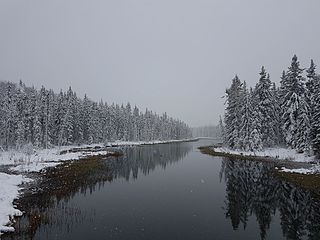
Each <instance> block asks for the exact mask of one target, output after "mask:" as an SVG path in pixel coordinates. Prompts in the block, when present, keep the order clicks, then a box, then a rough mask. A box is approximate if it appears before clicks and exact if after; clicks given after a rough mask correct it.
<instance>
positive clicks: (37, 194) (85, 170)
mask: <svg viewBox="0 0 320 240" xmlns="http://www.w3.org/2000/svg"><path fill="white" fill-rule="evenodd" d="M191 150H192V144H190V143H171V144H159V145H150V146H143V147H127V148H123V149H122V151H123V153H124V154H123V156H120V157H108V158H106V159H102V160H95V159H88V160H80V161H75V162H74V163H71V164H69V165H65V166H63V165H62V167H60V168H53V169H49V170H48V171H47V174H45V176H44V177H43V179H41V180H40V181H39V182H38V183H37V184H36V186H34V187H33V189H32V191H30V192H27V193H26V194H25V196H24V197H23V198H21V199H18V200H17V201H16V204H17V205H19V208H20V209H22V210H23V211H25V212H27V214H26V215H24V216H23V217H22V218H18V219H17V222H16V223H15V229H16V231H15V232H14V233H11V234H8V235H4V236H3V239H33V238H34V237H35V236H36V234H37V233H38V232H39V231H41V226H47V227H56V228H58V229H60V230H62V229H67V232H68V231H70V229H72V227H73V226H75V225H77V224H79V223H81V222H93V221H94V219H95V212H94V211H90V212H87V211H85V210H83V209H82V208H81V207H78V206H70V205H69V204H68V202H69V200H71V199H72V198H74V197H75V196H76V195H79V194H80V195H83V196H85V195H87V194H92V193H94V192H95V191H96V190H99V189H101V188H103V187H104V185H105V183H106V182H112V181H114V180H116V179H121V178H124V179H126V181H130V179H131V178H133V179H137V178H138V175H139V174H143V175H148V174H149V173H150V172H152V171H154V170H155V169H156V168H157V167H161V168H163V169H165V168H166V167H167V166H168V165H171V164H174V163H176V162H178V161H180V160H182V159H183V158H185V157H186V155H187V154H188V153H189V152H190V151H191ZM75 172H77V173H76V174H75ZM60 230H59V231H60Z"/></svg>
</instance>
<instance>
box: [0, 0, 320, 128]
mask: <svg viewBox="0 0 320 240" xmlns="http://www.w3.org/2000/svg"><path fill="white" fill-rule="evenodd" d="M319 9H320V1H319V0H308V1H301V0H250V1H249V0H232V1H228V0H211V1H205V0H157V1H155V0H113V1H111V0H86V1H84V0H68V1H67V0H50V1H49V0H28V1H26V0H1V1H0V79H1V80H9V81H15V82H17V81H19V79H22V80H23V81H24V82H25V83H26V84H27V85H34V86H36V87H38V88H39V87H41V85H44V86H46V87H48V88H53V89H54V90H59V89H60V88H62V89H66V88H67V87H68V86H70V85H71V86H72V87H73V89H74V90H75V91H77V92H78V93H79V95H80V96H83V95H84V93H87V94H88V96H89V97H90V98H91V99H94V100H99V99H101V98H102V99H103V100H105V101H107V102H109V103H110V102H116V103H125V102H127V101H129V102H131V103H132V104H133V105H134V104H136V105H137V106H139V107H140V108H142V109H143V108H145V107H148V108H150V109H152V110H154V111H157V112H159V113H162V112H165V111H166V112H167V113H168V114H169V115H171V116H174V117H178V118H180V119H182V120H184V121H186V122H187V123H188V124H190V125H191V126H200V125H205V124H216V123H217V121H218V117H219V114H222V113H223V109H224V106H223V102H224V100H223V99H221V96H223V95H224V91H225V88H226V87H227V86H229V84H230V80H231V79H232V78H233V76H234V74H236V73H237V74H238V75H239V77H240V78H241V80H246V81H247V82H248V84H249V85H253V84H254V83H255V82H256V81H257V79H258V72H259V70H260V67H261V65H265V66H266V68H267V70H268V71H269V73H270V75H271V78H272V80H273V81H276V82H279V77H280V75H281V72H282V70H283V69H286V68H287V67H288V65H289V64H290V61H291V58H292V55H293V54H294V53H296V54H297V55H298V57H299V59H300V62H301V63H302V65H303V66H305V67H307V66H308V65H309V61H310V59H311V58H313V59H314V60H315V62H316V64H319V66H320V41H319V40H320V28H319V27H320V14H319Z"/></svg>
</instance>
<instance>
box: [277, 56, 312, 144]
mask: <svg viewBox="0 0 320 240" xmlns="http://www.w3.org/2000/svg"><path fill="white" fill-rule="evenodd" d="M302 72H303V69H301V68H300V63H299V61H298V58H297V56H296V55H294V56H293V58H292V62H291V66H290V67H289V68H288V71H287V72H286V74H285V76H284V77H283V79H282V82H281V93H282V94H281V95H282V96H281V97H282V99H281V108H282V109H283V115H282V129H283V132H284V136H285V140H286V142H287V144H288V145H289V146H290V147H293V148H297V149H299V150H306V149H305V148H306V146H307V143H306V142H305V140H306V139H308V136H307V134H308V125H309V123H308V118H307V110H308V106H307V103H306V101H305V87H304V78H303V76H302Z"/></svg>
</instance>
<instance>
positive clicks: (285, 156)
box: [211, 147, 320, 174]
mask: <svg viewBox="0 0 320 240" xmlns="http://www.w3.org/2000/svg"><path fill="white" fill-rule="evenodd" d="M211 150H213V151H214V152H215V153H219V154H226V155H233V156H241V157H251V158H252V157H253V158H255V157H256V158H259V159H261V158H266V159H273V160H274V161H280V162H279V163H282V162H284V161H286V162H292V163H306V164H304V165H305V167H302V168H301V167H299V168H288V167H281V168H277V169H278V170H279V171H281V172H288V173H299V174H318V173H319V174H320V164H316V163H315V162H316V160H315V158H314V156H308V155H306V154H304V153H297V152H296V150H294V149H288V148H267V149H265V150H263V151H256V152H250V151H241V150H231V149H229V148H225V147H212V148H211Z"/></svg>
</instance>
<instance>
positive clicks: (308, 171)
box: [280, 165, 320, 174]
mask: <svg viewBox="0 0 320 240" xmlns="http://www.w3.org/2000/svg"><path fill="white" fill-rule="evenodd" d="M280 172H287V173H299V174H315V173H320V165H316V166H312V167H311V168H296V169H289V168H285V167H282V168H281V169H280Z"/></svg>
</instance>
